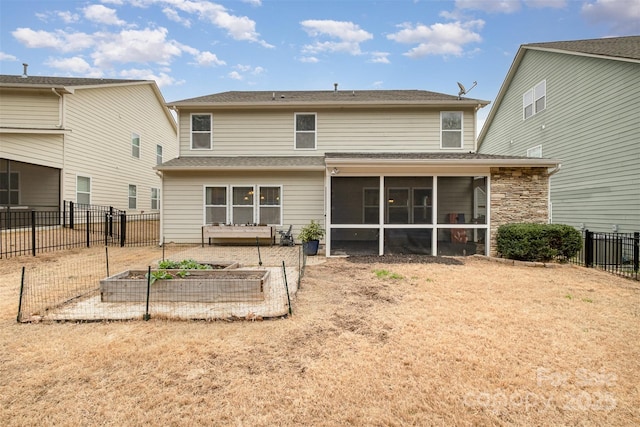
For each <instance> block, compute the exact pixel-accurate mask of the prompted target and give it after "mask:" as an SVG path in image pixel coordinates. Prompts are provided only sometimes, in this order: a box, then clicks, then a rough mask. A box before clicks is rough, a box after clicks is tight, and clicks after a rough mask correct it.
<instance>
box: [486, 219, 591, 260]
mask: <svg viewBox="0 0 640 427" xmlns="http://www.w3.org/2000/svg"><path fill="white" fill-rule="evenodd" d="M496 240H497V249H498V253H499V254H500V255H501V256H502V257H504V258H509V259H515V260H520V261H550V260H552V259H554V258H559V259H561V260H567V259H569V258H571V257H574V256H575V255H576V254H577V253H578V251H579V250H580V248H581V247H582V236H581V235H580V232H579V231H578V230H576V229H575V228H573V227H571V226H569V225H564V224H506V225H502V226H500V227H499V228H498V234H497V239H496Z"/></svg>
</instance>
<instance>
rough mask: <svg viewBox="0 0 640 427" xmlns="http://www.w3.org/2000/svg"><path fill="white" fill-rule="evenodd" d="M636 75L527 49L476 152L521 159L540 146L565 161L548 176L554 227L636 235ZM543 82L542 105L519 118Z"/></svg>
mask: <svg viewBox="0 0 640 427" xmlns="http://www.w3.org/2000/svg"><path fill="white" fill-rule="evenodd" d="M639 76H640V64H636V63H629V62H622V61H615V60H607V59H599V58H590V57H580V56H574V55H566V54H558V53H548V52H539V51H527V53H526V54H525V56H524V58H523V60H522V63H521V64H520V67H519V69H518V72H517V73H516V75H515V76H514V78H513V81H512V83H511V85H510V87H509V88H508V91H507V93H506V96H505V98H504V99H503V101H502V104H501V105H500V109H499V111H497V114H496V115H495V117H494V120H493V124H492V126H491V128H489V129H488V131H487V134H486V136H485V140H484V142H483V145H482V147H481V150H480V151H481V152H482V153H493V154H506V155H526V150H527V149H528V148H531V147H534V146H536V145H542V152H543V155H544V157H547V158H555V159H559V160H561V162H562V168H561V170H560V172H558V173H557V174H556V175H554V176H553V177H552V178H551V202H552V221H553V222H554V223H565V224H570V225H573V226H576V227H578V226H580V224H584V226H585V227H586V228H588V229H590V230H593V231H607V232H610V231H613V226H614V225H618V227H619V231H624V232H631V231H639V230H640V172H638V170H639V169H638V168H639V167H638V165H639V164H640V144H638V138H639V137H640V120H638V101H637V100H638V99H640V77H639ZM544 79H546V82H547V108H546V110H545V111H543V112H542V113H539V114H536V115H534V116H533V117H531V118H530V119H527V120H524V121H523V120H522V94H523V93H524V92H525V91H526V90H527V88H530V87H533V86H534V85H535V84H537V83H538V82H540V81H542V80H544ZM543 126H544V128H543ZM510 141H513V142H512V143H511V142H510Z"/></svg>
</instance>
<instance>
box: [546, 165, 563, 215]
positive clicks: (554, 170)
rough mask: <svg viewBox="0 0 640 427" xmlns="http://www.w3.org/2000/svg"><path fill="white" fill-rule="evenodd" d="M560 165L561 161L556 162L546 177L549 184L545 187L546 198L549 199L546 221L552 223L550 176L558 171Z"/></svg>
mask: <svg viewBox="0 0 640 427" xmlns="http://www.w3.org/2000/svg"><path fill="white" fill-rule="evenodd" d="M561 167H562V163H558V166H556V167H555V168H553V169H551V170H550V171H548V174H547V177H548V178H549V186H548V188H547V200H549V203H548V206H547V210H548V211H549V215H548V218H547V222H548V223H549V224H552V221H553V205H552V203H551V177H552V176H553V175H555V174H557V173H558V172H560V168H561Z"/></svg>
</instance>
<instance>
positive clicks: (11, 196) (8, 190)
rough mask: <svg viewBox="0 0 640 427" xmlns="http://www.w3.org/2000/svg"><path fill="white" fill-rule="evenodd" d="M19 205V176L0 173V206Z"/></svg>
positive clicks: (15, 173)
mask: <svg viewBox="0 0 640 427" xmlns="http://www.w3.org/2000/svg"><path fill="white" fill-rule="evenodd" d="M19 204H20V175H19V174H18V172H11V173H8V172H0V205H19Z"/></svg>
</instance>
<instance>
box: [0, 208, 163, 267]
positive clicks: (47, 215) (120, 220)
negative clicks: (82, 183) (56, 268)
mask: <svg viewBox="0 0 640 427" xmlns="http://www.w3.org/2000/svg"><path fill="white" fill-rule="evenodd" d="M159 242H160V214H159V213H151V214H128V213H126V212H125V211H121V210H118V209H115V208H113V207H110V206H96V205H80V204H75V203H73V202H66V201H65V203H64V207H63V209H62V210H61V211H58V210H56V211H36V210H30V211H24V210H6V211H0V258H8V257H11V256H18V255H33V256H35V255H36V254H37V253H38V252H45V251H52V250H59V249H71V248H78V247H91V246H93V245H105V246H113V245H118V246H143V245H152V244H158V243H159Z"/></svg>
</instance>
